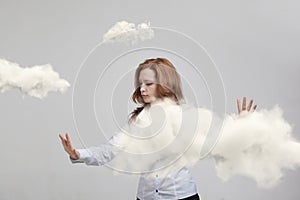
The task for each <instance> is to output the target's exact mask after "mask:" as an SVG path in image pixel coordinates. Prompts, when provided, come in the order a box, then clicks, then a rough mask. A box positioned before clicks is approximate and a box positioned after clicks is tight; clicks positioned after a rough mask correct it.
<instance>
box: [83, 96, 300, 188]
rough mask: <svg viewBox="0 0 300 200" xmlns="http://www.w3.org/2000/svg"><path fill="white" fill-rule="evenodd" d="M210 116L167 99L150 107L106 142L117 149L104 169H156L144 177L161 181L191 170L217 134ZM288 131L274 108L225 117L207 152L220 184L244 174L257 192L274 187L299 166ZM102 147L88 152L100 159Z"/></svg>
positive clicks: (298, 150)
mask: <svg viewBox="0 0 300 200" xmlns="http://www.w3.org/2000/svg"><path fill="white" fill-rule="evenodd" d="M214 118H216V117H215V115H214V114H213V112H211V111H210V110H207V109H204V108H195V107H193V106H189V105H182V106H178V105H176V104H174V103H170V101H169V100H164V101H161V102H158V103H155V104H154V105H152V106H151V107H150V108H147V109H146V108H145V109H144V110H143V111H142V112H141V113H140V115H139V116H138V118H137V121H136V122H135V123H134V124H131V125H128V126H125V127H124V128H123V130H122V132H121V133H119V134H116V135H115V136H114V137H113V138H112V139H111V140H110V141H109V143H108V145H112V146H114V147H116V148H114V150H113V157H114V159H113V160H112V161H111V162H110V163H109V164H108V165H109V166H110V167H112V168H113V169H116V171H123V172H129V173H145V172H153V171H155V173H149V174H150V175H149V176H151V174H152V175H154V174H157V173H159V174H160V177H164V176H168V175H170V174H172V173H173V172H175V171H176V170H178V169H180V168H182V167H185V166H193V165H194V164H196V163H197V162H198V161H199V160H201V159H204V158H205V157H204V155H202V154H201V153H202V147H204V143H205V140H207V139H211V136H214V135H215V134H216V133H214V131H216V130H218V128H216V127H214V126H215V125H214V124H215V123H212V122H213V121H212V120H214ZM221 121H222V120H221ZM219 131H220V130H219ZM291 131H292V129H291V126H290V125H289V124H288V122H286V120H285V119H284V118H283V116H282V110H281V109H280V108H279V107H278V106H276V107H274V108H273V109H272V110H260V111H255V112H254V113H242V115H240V116H239V117H238V118H236V119H234V118H233V117H231V116H227V117H226V118H225V120H224V123H223V129H222V131H221V133H220V134H221V137H220V138H219V140H218V142H217V143H216V145H215V147H214V149H213V150H212V151H211V152H210V156H211V157H213V158H214V159H215V160H216V170H217V175H218V176H219V177H220V178H221V179H223V180H228V179H229V178H231V177H233V176H246V177H248V178H250V179H253V180H255V181H256V182H257V184H258V186H259V187H262V188H270V187H273V186H276V184H278V183H279V181H280V178H281V177H282V176H283V171H284V170H285V169H294V168H296V167H298V166H300V143H299V142H297V141H296V140H295V139H293V138H292V136H291ZM106 147H107V146H105V145H104V146H101V148H100V149H99V147H92V148H90V149H89V150H90V151H91V153H92V154H93V156H94V157H95V158H98V160H103V156H104V157H110V156H111V155H103V151H102V150H103V149H102V148H106ZM102 164H104V163H99V165H102Z"/></svg>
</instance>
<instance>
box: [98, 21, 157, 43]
mask: <svg viewBox="0 0 300 200" xmlns="http://www.w3.org/2000/svg"><path fill="white" fill-rule="evenodd" d="M153 37H154V31H153V29H151V27H150V23H148V24H146V23H141V24H138V25H137V26H136V25H135V24H134V23H128V22H126V21H120V22H117V23H116V24H115V25H114V26H113V27H112V28H110V29H109V30H108V31H107V33H105V34H104V35H103V42H104V43H116V42H119V43H125V44H131V45H133V44H135V43H137V42H140V41H145V40H150V39H152V38H153Z"/></svg>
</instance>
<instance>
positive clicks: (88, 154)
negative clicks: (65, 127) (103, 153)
mask: <svg viewBox="0 0 300 200" xmlns="http://www.w3.org/2000/svg"><path fill="white" fill-rule="evenodd" d="M76 150H77V151H78V152H79V154H80V158H79V159H77V160H74V159H72V158H71V157H70V161H71V162H72V163H84V161H85V160H86V159H87V158H89V157H91V155H92V153H91V152H90V151H89V150H87V149H76Z"/></svg>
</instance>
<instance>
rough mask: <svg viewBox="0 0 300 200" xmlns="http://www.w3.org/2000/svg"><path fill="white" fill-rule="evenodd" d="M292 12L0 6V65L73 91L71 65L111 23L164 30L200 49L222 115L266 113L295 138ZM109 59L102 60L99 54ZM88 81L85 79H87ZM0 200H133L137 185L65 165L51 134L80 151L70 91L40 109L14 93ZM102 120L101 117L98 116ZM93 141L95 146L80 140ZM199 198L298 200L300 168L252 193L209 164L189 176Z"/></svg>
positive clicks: (246, 183) (227, 4) (272, 7)
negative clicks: (42, 73) (212, 68)
mask: <svg viewBox="0 0 300 200" xmlns="http://www.w3.org/2000/svg"><path fill="white" fill-rule="evenodd" d="M299 8H300V3H299V2H297V1H274V0H273V1H272V0H268V1H266V0H260V1H258V0H253V1H238V0H235V1H233V0H229V1H185V2H183V1H167V0H165V1H157V0H152V1H140V0H139V1H121V0H119V1H107V2H104V1H102V2H101V1H85V2H83V1H13V0H10V1H8V0H7V1H3V0H1V1H0V22H1V23H0V24H1V31H0V57H1V58H5V59H8V60H11V61H15V62H17V63H19V64H21V65H22V66H32V65H41V64H46V63H50V64H52V65H53V67H54V69H55V70H56V71H58V72H59V73H60V75H61V76H62V77H63V78H65V79H66V80H68V81H69V82H70V83H71V85H73V83H74V80H75V76H76V72H77V70H78V68H79V66H80V63H81V62H82V61H83V59H84V58H85V57H86V55H87V54H88V52H89V51H90V50H91V49H92V48H93V47H94V46H95V45H96V44H97V43H99V41H101V39H102V35H103V34H104V33H105V32H106V31H107V30H108V29H109V28H110V27H111V26H112V25H113V24H115V23H116V22H117V21H120V20H127V21H129V22H134V23H141V22H145V21H146V20H149V21H150V22H151V25H153V26H160V27H168V28H172V29H176V30H179V31H181V32H184V33H186V34H188V35H190V36H191V37H193V38H195V39H196V40H197V41H199V42H200V43H202V44H203V45H204V46H205V47H206V49H207V50H208V51H209V53H210V55H211V56H212V57H213V59H214V61H215V62H216V64H217V65H218V67H219V70H220V73H221V75H222V78H223V81H224V85H225V88H226V95H227V104H226V109H227V110H228V112H234V111H235V110H236V109H235V98H236V97H239V96H243V95H247V96H249V97H253V98H255V101H256V102H257V104H258V105H259V107H260V108H268V109H270V108H272V107H273V106H274V105H275V104H278V105H280V107H281V108H283V110H284V117H285V118H286V119H287V120H288V121H289V122H290V123H291V124H292V125H293V127H294V130H293V136H294V137H295V138H297V139H298V140H300V135H299V130H300V128H299V117H298V116H297V114H298V113H299V108H300V106H299V102H300V95H299V89H298V85H299V78H300V77H299V76H300V73H299V71H300V70H299V67H300V66H299V65H300V58H299V55H298V54H299V52H300V38H299V35H300V21H299V18H300V14H299ZM109 53H110V52H109ZM87 81H88V80H87ZM0 101H1V103H0V105H1V108H0V109H1V112H0V113H1V114H0V119H1V126H0V134H1V139H0V159H1V165H0V169H1V170H0V177H1V178H0V199H1V200H2V199H134V197H135V194H136V187H137V180H138V177H135V176H131V175H124V174H123V175H118V176H116V175H113V173H112V171H111V170H110V169H108V168H106V167H101V168H99V167H87V166H85V165H76V166H74V165H71V164H70V162H69V161H68V157H67V155H66V154H65V153H64V152H63V149H62V147H61V144H60V141H59V139H58V133H64V132H67V131H68V132H69V133H70V134H71V137H72V139H73V141H74V145H75V146H76V147H81V146H82V144H81V143H80V141H79V138H78V137H77V135H76V134H75V126H74V122H73V119H72V106H71V102H72V88H70V89H69V90H68V92H67V93H66V94H64V95H61V94H58V93H51V94H50V95H49V96H48V97H47V98H45V99H44V100H37V99H34V98H31V97H22V95H21V94H20V93H19V92H18V91H10V92H7V93H4V94H1V96H0ZM105 114H106V113H104V115H105ZM89 142H94V144H97V143H95V141H89ZM192 172H193V174H194V178H195V179H196V181H197V185H198V190H199V192H200V194H201V196H202V199H209V200H221V199H228V200H237V199H245V200H248V199H251V200H252V199H262V200H266V199H272V200H277V199H288V200H297V199H299V197H300V191H299V189H298V188H299V183H300V169H299V168H298V169H297V170H295V171H286V172H285V176H284V177H283V178H282V181H281V184H280V185H279V186H277V187H275V188H273V189H269V190H262V189H258V188H257V186H256V184H255V182H254V181H252V180H250V179H247V178H243V177H235V178H233V179H231V180H230V181H227V182H225V183H223V182H222V181H221V180H220V179H218V178H217V177H216V173H215V170H214V162H213V160H204V161H201V162H199V164H198V165H197V166H195V167H194V168H193V169H192Z"/></svg>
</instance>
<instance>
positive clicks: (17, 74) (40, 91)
mask: <svg viewBox="0 0 300 200" xmlns="http://www.w3.org/2000/svg"><path fill="white" fill-rule="evenodd" d="M69 86H70V84H69V83H68V82H67V81H66V80H64V79H61V78H60V77H59V74H58V73H57V72H55V71H53V69H52V66H51V65H50V64H46V65H37V66H33V67H27V68H24V67H21V66H19V64H17V63H13V62H10V61H7V60H5V59H0V91H1V92H6V91H9V90H12V89H19V90H20V91H21V92H22V93H24V94H26V95H29V96H32V97H36V98H39V99H42V98H44V97H46V96H47V94H48V92H50V91H53V92H57V91H59V92H61V93H63V92H65V91H66V90H67V88H68V87H69Z"/></svg>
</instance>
